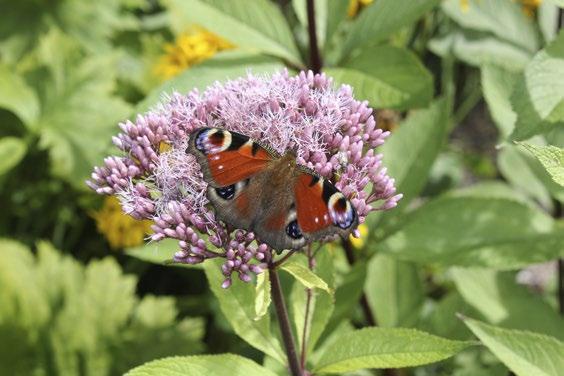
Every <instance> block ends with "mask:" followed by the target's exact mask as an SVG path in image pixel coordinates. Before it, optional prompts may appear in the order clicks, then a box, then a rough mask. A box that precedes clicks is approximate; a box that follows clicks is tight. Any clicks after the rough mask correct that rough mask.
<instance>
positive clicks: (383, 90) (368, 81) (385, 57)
mask: <svg viewBox="0 0 564 376" xmlns="http://www.w3.org/2000/svg"><path fill="white" fill-rule="evenodd" d="M325 72H326V73H327V74H329V75H330V76H332V77H333V78H334V79H335V81H336V82H337V83H339V84H349V85H351V86H352V87H353V88H354V92H355V95H356V96H357V97H358V99H361V100H367V101H368V102H369V103H370V105H371V106H373V107H378V108H394V109H400V110H402V109H407V108H413V107H423V106H426V105H427V104H429V102H430V101H431V98H432V95H433V77H432V76H431V74H430V73H429V71H427V69H426V68H425V67H424V66H423V64H421V62H420V61H419V59H418V58H417V57H416V55H415V54H413V53H412V52H410V51H408V50H406V49H402V48H397V47H392V46H377V47H371V48H366V49H363V50H362V52H361V53H360V54H359V55H358V56H356V57H355V58H354V59H352V60H350V61H349V62H348V63H346V64H345V65H343V66H341V67H338V68H328V69H325Z"/></svg>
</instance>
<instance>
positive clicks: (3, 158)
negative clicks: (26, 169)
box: [0, 137, 27, 176]
mask: <svg viewBox="0 0 564 376" xmlns="http://www.w3.org/2000/svg"><path fill="white" fill-rule="evenodd" d="M26 150H27V145H26V143H25V142H24V141H23V140H22V139H20V138H17V137H3V138H1V139H0V176H1V175H3V174H5V173H6V172H8V171H10V170H11V169H12V168H13V167H14V166H16V165H17V164H18V163H19V162H20V160H21V159H22V158H23V157H24V155H25V152H26Z"/></svg>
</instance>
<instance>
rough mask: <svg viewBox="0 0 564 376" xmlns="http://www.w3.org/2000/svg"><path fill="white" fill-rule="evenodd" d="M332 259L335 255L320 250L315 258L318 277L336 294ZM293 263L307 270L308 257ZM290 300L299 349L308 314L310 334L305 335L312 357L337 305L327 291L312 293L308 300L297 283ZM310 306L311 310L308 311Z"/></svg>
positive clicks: (326, 248)
mask: <svg viewBox="0 0 564 376" xmlns="http://www.w3.org/2000/svg"><path fill="white" fill-rule="evenodd" d="M333 256H334V255H333V254H332V252H331V250H330V249H329V248H328V247H325V248H324V249H321V250H320V251H319V252H318V253H317V255H316V257H315V269H314V270H315V272H317V273H319V277H318V278H321V277H322V280H323V281H324V283H326V284H327V286H328V287H329V289H330V290H331V291H333V285H334V275H333V274H334V269H333ZM294 257H295V256H294ZM294 260H296V261H294V262H295V263H299V264H298V265H300V266H303V267H304V268H306V269H307V266H306V265H307V258H306V257H305V256H303V257H297V258H294ZM308 270H309V269H308ZM325 281H326V282H325ZM290 300H291V302H292V317H293V321H294V325H295V327H296V333H297V335H296V337H297V342H298V345H299V347H300V348H301V347H302V346H303V345H302V343H303V339H304V338H303V334H304V326H305V325H306V323H305V321H306V310H307V311H308V322H307V328H308V331H307V333H305V335H306V338H305V340H306V346H307V351H308V353H310V352H311V351H313V348H314V347H315V344H316V343H317V341H318V339H319V337H320V336H321V334H322V333H323V331H324V330H325V327H326V325H327V323H328V322H329V319H330V318H331V314H332V313H333V308H334V305H335V303H334V298H333V295H332V294H329V293H328V292H327V291H325V290H316V289H311V290H309V297H308V291H307V289H306V288H304V285H302V283H299V282H298V283H294V285H293V287H292V292H291V295H290ZM308 302H309V308H307V304H308Z"/></svg>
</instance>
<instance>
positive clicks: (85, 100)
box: [33, 31, 130, 188]
mask: <svg viewBox="0 0 564 376" xmlns="http://www.w3.org/2000/svg"><path fill="white" fill-rule="evenodd" d="M40 47H41V48H40V56H41V61H42V62H43V63H44V65H45V66H46V68H47V70H48V72H49V73H48V75H47V77H46V78H45V79H44V80H43V81H42V85H43V90H42V91H41V92H42V95H41V107H42V110H41V114H40V116H39V118H38V120H37V122H36V123H35V124H34V125H33V127H34V128H35V129H37V130H38V132H39V134H40V145H41V147H43V148H46V149H48V150H49V155H50V162H51V169H52V171H53V173H54V174H55V175H57V176H59V177H62V178H63V179H66V180H67V181H69V182H71V183H73V184H75V185H76V186H77V187H79V188H85V186H84V180H85V179H86V178H87V177H88V176H89V174H90V172H91V170H92V166H94V165H96V164H99V163H100V162H101V161H102V158H103V157H104V155H106V150H107V148H108V145H109V140H110V139H111V135H112V134H114V133H115V132H116V130H117V123H118V121H120V120H123V119H125V117H126V116H127V115H128V114H129V112H130V107H129V105H127V104H126V103H125V102H124V101H123V100H122V99H119V98H118V97H116V96H114V95H113V94H112V91H113V89H114V84H115V77H114V76H113V74H112V72H114V71H115V69H113V58H112V57H111V56H102V57H90V58H87V59H85V58H83V57H82V56H81V55H80V54H79V53H78V52H77V46H76V44H75V42H74V41H72V40H70V39H69V38H68V37H66V36H64V35H62V34H60V33H59V32H56V31H52V32H50V33H49V34H47V35H46V36H45V37H44V38H43V39H42V41H41V46H40Z"/></svg>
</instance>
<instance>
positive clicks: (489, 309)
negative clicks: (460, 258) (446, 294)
mask: <svg viewBox="0 0 564 376" xmlns="http://www.w3.org/2000/svg"><path fill="white" fill-rule="evenodd" d="M451 275H452V277H453V279H454V282H455V284H456V288H457V289H458V291H459V292H460V294H461V295H462V297H463V298H464V300H465V301H466V302H467V303H468V304H469V305H470V306H472V307H473V308H475V309H476V310H477V311H478V312H479V313H480V314H482V315H483V317H484V318H485V319H486V320H487V321H488V322H490V323H492V324H495V325H499V326H502V327H505V328H510V329H521V330H533V331H535V332H538V333H543V334H548V335H553V336H556V337H558V338H559V339H564V321H563V320H562V318H560V317H559V315H558V313H557V312H556V311H555V310H554V308H553V307H551V306H550V304H548V303H547V302H546V301H544V300H543V299H542V298H541V297H540V296H536V295H534V294H532V293H531V292H530V291H528V290H527V288H526V287H524V286H519V285H517V284H516V282H515V275H514V274H513V273H499V272H495V271H493V270H486V269H462V268H454V269H453V270H451ZM462 312H464V311H462ZM465 313H467V314H470V313H471V312H465Z"/></svg>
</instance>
